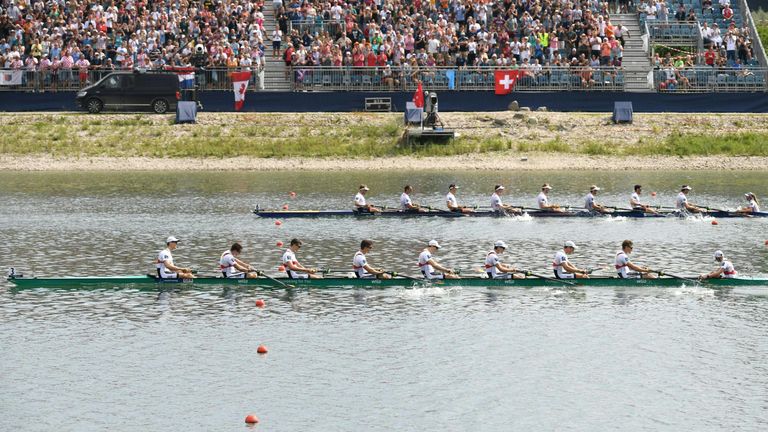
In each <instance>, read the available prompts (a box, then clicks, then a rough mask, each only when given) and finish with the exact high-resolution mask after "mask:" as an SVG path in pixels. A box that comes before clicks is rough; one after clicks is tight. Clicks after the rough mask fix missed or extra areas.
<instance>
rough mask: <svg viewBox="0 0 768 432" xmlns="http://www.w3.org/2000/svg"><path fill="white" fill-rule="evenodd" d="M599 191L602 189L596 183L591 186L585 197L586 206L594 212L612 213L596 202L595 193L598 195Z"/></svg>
mask: <svg viewBox="0 0 768 432" xmlns="http://www.w3.org/2000/svg"><path fill="white" fill-rule="evenodd" d="M598 191H600V188H599V187H597V186H595V185H592V186H590V188H589V193H588V194H587V196H586V197H584V208H585V209H587V210H589V211H590V212H592V213H601V214H605V213H611V211H610V210H608V208H606V207H605V206H603V205H601V204H598V203H596V202H595V195H597V192H598Z"/></svg>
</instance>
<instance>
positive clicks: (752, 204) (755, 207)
mask: <svg viewBox="0 0 768 432" xmlns="http://www.w3.org/2000/svg"><path fill="white" fill-rule="evenodd" d="M747 207H749V208H751V209H752V212H754V213H756V212H759V211H760V206H758V205H757V202H756V201H755V200H753V199H751V200H749V203H748V204H747Z"/></svg>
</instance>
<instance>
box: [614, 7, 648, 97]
mask: <svg viewBox="0 0 768 432" xmlns="http://www.w3.org/2000/svg"><path fill="white" fill-rule="evenodd" d="M611 24H613V25H618V24H622V25H624V27H626V28H627V29H629V37H627V36H626V35H625V36H624V41H625V44H624V58H623V60H622V63H621V64H622V66H623V67H624V83H625V88H626V91H629V92H652V91H653V89H652V88H651V86H650V85H649V84H648V72H650V71H651V61H650V59H649V58H648V54H647V53H646V52H645V51H644V50H643V39H642V38H641V36H642V31H640V21H639V20H638V19H637V15H636V14H632V13H629V14H611Z"/></svg>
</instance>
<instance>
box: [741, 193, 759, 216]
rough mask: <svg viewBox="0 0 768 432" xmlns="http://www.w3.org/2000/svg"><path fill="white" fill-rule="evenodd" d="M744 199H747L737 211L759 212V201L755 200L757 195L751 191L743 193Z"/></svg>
mask: <svg viewBox="0 0 768 432" xmlns="http://www.w3.org/2000/svg"><path fill="white" fill-rule="evenodd" d="M744 199H745V200H747V205H746V206H745V207H741V208H740V209H738V210H737V212H739V213H746V214H749V213H758V212H760V203H759V202H758V201H757V197H756V196H755V194H753V193H752V192H747V193H745V194H744Z"/></svg>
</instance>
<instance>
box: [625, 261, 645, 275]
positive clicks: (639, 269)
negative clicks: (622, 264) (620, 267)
mask: <svg viewBox="0 0 768 432" xmlns="http://www.w3.org/2000/svg"><path fill="white" fill-rule="evenodd" d="M627 267H629V268H630V269H632V270H634V271H636V272H639V273H648V268H647V267H643V266H639V265H637V264H635V263H632V262H628V263H627Z"/></svg>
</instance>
